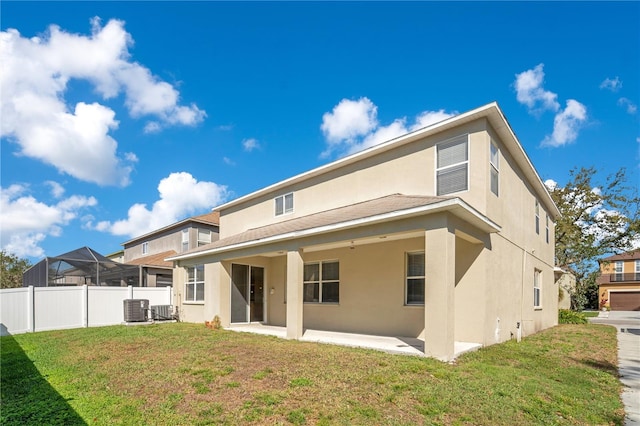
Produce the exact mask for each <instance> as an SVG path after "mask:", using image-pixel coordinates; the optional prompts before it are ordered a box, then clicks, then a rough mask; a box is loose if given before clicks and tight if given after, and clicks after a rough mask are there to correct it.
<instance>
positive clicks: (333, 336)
mask: <svg viewBox="0 0 640 426" xmlns="http://www.w3.org/2000/svg"><path fill="white" fill-rule="evenodd" d="M227 329H228V330H231V331H237V332H244V333H254V334H263V335H267V336H275V337H279V338H281V339H286V338H287V327H279V326H275V325H265V324H260V323H255V324H231V325H230V326H229V327H228V328H227ZM299 340H301V341H304V342H316V343H325V344H329V345H338V346H348V347H355V348H364V349H373V350H377V351H382V352H386V353H390V354H397V355H413V356H421V357H424V356H425V352H424V340H422V339H417V338H412V337H399V336H398V337H393V336H373V335H370V334H356V333H339V332H336V331H324V330H304V331H303V334H302V337H301V338H300V339H299ZM481 347H482V345H480V344H479V343H468V342H455V343H454V358H457V357H458V356H460V355H462V354H463V353H466V352H471V351H475V350H478V349H480V348H481Z"/></svg>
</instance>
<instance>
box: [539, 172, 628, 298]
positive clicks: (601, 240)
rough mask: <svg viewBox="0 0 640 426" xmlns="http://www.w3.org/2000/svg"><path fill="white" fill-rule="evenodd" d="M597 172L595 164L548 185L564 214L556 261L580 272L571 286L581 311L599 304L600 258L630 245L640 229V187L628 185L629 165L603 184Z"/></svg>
mask: <svg viewBox="0 0 640 426" xmlns="http://www.w3.org/2000/svg"><path fill="white" fill-rule="evenodd" d="M596 175H597V171H596V169H595V168H593V167H589V168H584V167H582V168H580V169H572V170H571V171H570V180H569V182H568V183H567V184H566V185H565V186H564V187H558V186H557V185H547V186H548V187H549V192H550V193H551V197H552V198H553V200H554V201H555V203H556V205H557V206H558V209H559V210H560V213H561V217H560V218H559V219H558V221H557V222H556V246H555V255H556V264H557V266H560V267H561V268H563V269H568V270H570V271H571V272H573V273H574V274H575V276H576V287H575V288H574V289H568V291H569V293H570V294H571V299H572V306H573V308H574V309H578V310H579V309H583V308H584V307H587V306H591V307H597V298H598V296H597V293H598V288H597V284H596V277H597V274H598V263H597V260H598V259H599V258H601V257H603V256H605V255H607V254H612V253H614V254H617V253H623V252H626V251H630V250H632V249H633V248H634V244H637V243H638V235H639V233H638V232H639V230H640V220H639V217H638V210H639V209H638V207H639V205H640V198H638V188H636V187H635V186H629V185H628V184H627V177H626V170H625V169H624V168H622V169H620V170H618V171H617V172H616V173H614V174H612V175H610V176H608V177H607V178H606V179H605V181H604V182H603V183H602V184H597V183H596V182H595V180H596ZM594 289H595V291H594ZM594 295H595V297H594ZM591 299H595V300H591ZM594 303H595V305H594Z"/></svg>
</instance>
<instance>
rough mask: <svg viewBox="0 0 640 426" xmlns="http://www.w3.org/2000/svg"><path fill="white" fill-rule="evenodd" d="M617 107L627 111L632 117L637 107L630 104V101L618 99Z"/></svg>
mask: <svg viewBox="0 0 640 426" xmlns="http://www.w3.org/2000/svg"><path fill="white" fill-rule="evenodd" d="M618 105H619V106H621V107H622V108H624V109H626V110H627V113H629V114H631V115H633V114H635V113H636V112H637V111H638V106H637V105H636V104H634V103H633V102H631V99H627V98H620V99H618Z"/></svg>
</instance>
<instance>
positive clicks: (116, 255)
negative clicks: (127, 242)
mask: <svg viewBox="0 0 640 426" xmlns="http://www.w3.org/2000/svg"><path fill="white" fill-rule="evenodd" d="M104 257H106V258H107V259H111V260H113V261H114V262H118V263H124V250H118V251H114V252H113V253H109V254H105V255H104Z"/></svg>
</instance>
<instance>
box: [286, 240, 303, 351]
mask: <svg viewBox="0 0 640 426" xmlns="http://www.w3.org/2000/svg"><path fill="white" fill-rule="evenodd" d="M303 269H304V263H303V261H302V254H301V253H300V252H299V251H298V250H295V251H288V252H287V339H300V338H301V337H302V333H303V329H302V322H303V319H302V314H303V311H302V307H303V306H302V302H303V298H302V295H303V287H302V281H303V277H302V273H303Z"/></svg>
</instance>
